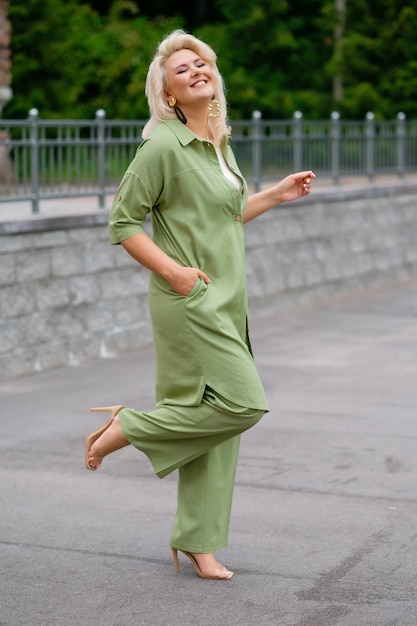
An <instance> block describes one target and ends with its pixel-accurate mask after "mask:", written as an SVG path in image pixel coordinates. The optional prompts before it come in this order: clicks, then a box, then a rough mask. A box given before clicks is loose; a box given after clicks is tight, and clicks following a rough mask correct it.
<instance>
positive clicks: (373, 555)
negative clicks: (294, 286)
mask: <svg viewBox="0 0 417 626" xmlns="http://www.w3.org/2000/svg"><path fill="white" fill-rule="evenodd" d="M252 339H253V344H254V349H255V353H256V355H257V361H258V364H259V369H260V370H261V374H262V376H263V379H264V381H265V385H266V388H267V392H268V396H269V400H270V405H271V412H270V413H269V414H268V415H267V416H266V417H265V418H264V420H263V421H262V422H261V423H260V424H259V425H258V426H257V427H255V428H254V429H253V430H251V431H250V432H248V433H246V434H245V435H244V436H243V440H242V450H241V458H240V464H239V469H238V474H237V484H236V492H235V500H234V507H233V515H232V525H231V533H230V545H229V547H228V548H226V549H224V550H222V551H221V552H220V553H219V558H220V559H221V560H222V561H223V562H225V563H226V564H227V565H228V566H229V567H230V568H232V569H233V570H235V572H236V574H235V577H234V578H233V580H232V581H230V582H217V581H203V580H200V579H198V578H197V577H196V576H195V574H194V571H193V570H192V569H191V565H190V564H189V563H188V562H186V561H185V560H183V561H182V564H183V567H182V572H181V574H180V575H176V574H175V573H174V569H173V566H172V563H171V560H170V551H169V548H168V539H169V533H170V527H171V522H172V519H173V515H174V512H175V491H176V484H175V480H176V479H175V476H173V477H168V478H166V479H164V480H162V481H161V480H159V479H157V478H155V477H154V476H153V475H152V472H151V470H150V466H149V464H148V462H147V461H146V459H145V458H144V457H142V456H141V454H140V453H138V452H136V451H135V450H133V449H131V448H126V449H124V450H123V451H121V452H119V453H117V454H115V455H113V456H112V457H109V458H108V459H106V461H105V463H104V465H103V468H102V469H101V470H100V471H99V472H96V473H93V472H87V471H86V470H84V468H83V441H84V437H85V435H86V434H87V433H88V432H89V431H90V430H91V429H93V428H94V427H96V426H97V425H98V424H99V423H100V416H99V415H97V414H94V415H93V414H90V413H89V411H88V408H89V407H90V406H91V405H96V404H102V403H103V404H105V403H119V402H121V403H124V404H126V405H133V406H137V407H143V408H150V407H151V406H152V399H153V374H152V372H153V366H152V351H151V349H143V350H141V351H140V353H135V354H129V355H126V356H123V357H120V358H115V359H111V360H105V361H101V362H98V363H91V364H86V365H82V366H79V367H77V368H68V369H61V370H56V371H52V372H49V373H41V374H37V375H34V376H28V377H24V378H20V379H17V380H11V381H7V382H5V383H3V384H1V385H0V393H1V403H2V405H1V406H2V429H1V437H0V455H1V456H0V502H1V514H0V563H1V568H0V584H1V588H0V606H1V610H0V625H1V626H26V625H27V626H93V625H95V624H100V625H101V626H139V625H142V624H143V625H146V626H191V625H193V626H194V625H196V626H197V625H201V626H211V625H213V626H214V625H216V626H218V625H219V624H228V625H232V626H238V625H239V626H240V625H248V626H258V625H273V626H336V625H337V626H365V625H366V626H416V624H417V597H416V588H417V583H416V581H417V493H416V492H417V479H416V478H417V414H416V413H417V408H416V407H417V277H416V279H415V280H414V281H409V282H408V283H407V284H403V285H400V286H392V287H387V288H385V289H381V290H379V291H373V292H372V291H369V292H368V293H366V294H350V295H349V296H345V297H344V298H343V299H339V300H337V301H331V302H327V303H326V304H323V305H321V306H320V307H318V306H317V307H315V308H310V309H305V310H298V311H293V312H292V313H287V314H285V315H281V316H278V317H273V318H268V319H265V320H262V321H256V322H253V324H252Z"/></svg>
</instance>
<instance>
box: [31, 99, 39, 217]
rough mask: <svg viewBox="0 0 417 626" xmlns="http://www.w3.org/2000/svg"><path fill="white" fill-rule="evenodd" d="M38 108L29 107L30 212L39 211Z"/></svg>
mask: <svg viewBox="0 0 417 626" xmlns="http://www.w3.org/2000/svg"><path fill="white" fill-rule="evenodd" d="M38 121H39V111H38V109H30V111H29V122H30V187H31V194H30V198H31V203H32V213H39V136H38Z"/></svg>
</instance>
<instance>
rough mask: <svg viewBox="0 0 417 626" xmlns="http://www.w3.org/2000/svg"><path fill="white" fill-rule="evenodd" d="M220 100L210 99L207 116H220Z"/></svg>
mask: <svg viewBox="0 0 417 626" xmlns="http://www.w3.org/2000/svg"><path fill="white" fill-rule="evenodd" d="M220 113H221V110H220V102H219V101H218V100H217V98H213V99H212V100H211V101H210V104H209V106H208V116H209V117H220Z"/></svg>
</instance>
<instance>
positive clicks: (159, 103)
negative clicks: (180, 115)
mask: <svg viewBox="0 0 417 626" xmlns="http://www.w3.org/2000/svg"><path fill="white" fill-rule="evenodd" d="M184 48H187V49H189V50H192V51H193V52H195V53H196V54H197V55H198V56H199V57H200V58H201V59H203V61H205V62H206V63H207V64H208V65H209V66H210V68H211V70H212V72H213V77H214V86H215V89H214V97H215V98H216V99H217V100H218V102H219V104H220V115H219V116H218V117H209V118H208V131H209V133H210V136H211V138H212V140H213V142H214V144H215V145H219V144H220V142H221V140H222V139H223V137H224V136H225V135H230V128H229V126H228V125H227V104H226V96H225V89H224V82H223V78H222V76H221V74H220V72H219V70H218V68H217V64H216V60H217V55H216V53H215V52H214V50H213V49H212V48H211V47H210V46H209V45H208V44H206V43H204V42H203V41H201V40H200V39H197V38H196V37H194V36H193V35H190V34H189V33H187V32H185V31H184V30H180V29H178V30H174V31H173V32H172V33H170V34H169V35H168V36H167V37H166V38H165V39H164V40H163V41H162V42H161V43H160V44H159V46H158V48H157V51H156V54H155V56H154V58H153V60H152V62H151V64H150V66H149V70H148V74H147V77H146V87H145V93H146V96H147V98H148V104H149V111H150V119H149V121H148V122H147V123H146V125H145V127H144V129H143V131H142V137H143V138H144V139H146V138H147V137H149V135H150V134H151V132H152V130H153V129H154V127H155V126H156V124H157V123H158V122H161V121H165V120H171V119H174V118H176V113H175V111H174V110H173V108H172V107H170V106H169V104H168V102H167V101H166V96H165V89H166V86H167V78H166V71H165V62H166V60H167V59H168V58H169V57H170V56H171V54H173V53H174V52H177V51H178V50H183V49H184Z"/></svg>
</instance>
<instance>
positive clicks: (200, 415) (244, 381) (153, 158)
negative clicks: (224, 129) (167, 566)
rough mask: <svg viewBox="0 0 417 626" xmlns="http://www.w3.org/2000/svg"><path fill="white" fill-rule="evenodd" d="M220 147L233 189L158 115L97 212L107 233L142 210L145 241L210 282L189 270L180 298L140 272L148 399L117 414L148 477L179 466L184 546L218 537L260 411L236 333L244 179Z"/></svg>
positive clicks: (135, 225)
mask: <svg viewBox="0 0 417 626" xmlns="http://www.w3.org/2000/svg"><path fill="white" fill-rule="evenodd" d="M221 150H222V154H223V156H224V158H225V160H226V162H227V164H228V166H229V168H230V169H231V170H232V171H233V172H234V173H235V174H236V175H237V176H239V177H240V179H241V180H242V186H241V189H237V188H236V186H235V185H233V183H231V182H230V181H229V180H228V179H227V178H226V177H225V176H224V174H223V172H222V170H221V167H220V164H219V160H218V157H217V155H216V152H215V148H214V146H213V145H212V144H211V143H210V142H207V141H205V140H203V139H200V138H198V137H196V135H194V133H192V132H191V131H190V130H189V129H188V128H187V127H186V126H184V125H183V124H182V123H181V122H180V121H179V120H171V121H168V122H162V123H160V124H159V125H158V126H157V127H156V128H155V129H154V131H153V132H152V134H151V136H150V137H149V138H148V139H147V140H145V141H144V142H142V144H141V145H140V146H139V148H138V150H137V153H136V156H135V158H134V159H133V161H132V163H131V164H130V166H129V168H128V170H127V171H126V173H125V175H124V177H123V179H122V181H121V183H120V186H119V189H118V191H117V193H116V195H115V198H114V202H113V206H112V209H111V213H110V221H109V226H110V241H111V243H113V244H116V243H120V242H121V241H123V240H124V239H127V238H128V237H130V236H132V235H134V234H137V233H143V232H144V229H143V223H144V221H145V219H146V217H147V215H148V213H150V215H151V220H152V238H153V240H154V242H155V243H156V244H157V245H158V246H159V247H160V248H161V249H162V250H163V251H164V252H166V254H168V255H169V256H170V257H171V258H173V259H174V260H175V261H177V262H178V263H179V264H180V265H183V266H186V267H196V268H200V269H201V270H203V271H204V272H205V273H206V274H207V275H208V276H209V277H210V279H211V281H212V282H211V283H210V284H206V283H205V282H204V281H203V280H202V279H199V280H198V281H197V283H196V285H195V286H194V288H193V290H192V291H191V293H190V294H189V295H188V296H186V297H184V296H180V295H178V294H177V293H176V292H175V291H174V290H173V289H172V287H171V286H170V285H169V283H168V282H167V281H166V280H165V279H163V278H161V277H160V276H159V275H158V274H156V273H153V272H151V276H150V285H149V292H148V297H149V306H150V312H151V318H152V327H153V336H154V345H155V355H156V409H155V410H154V411H152V412H150V413H144V412H138V411H134V410H132V409H124V410H123V411H121V412H120V414H119V417H120V424H121V428H122V431H123V433H124V435H125V436H126V438H127V439H128V440H129V441H130V442H131V443H132V444H133V445H134V446H136V447H137V448H138V449H140V450H142V451H143V452H145V454H147V456H148V457H149V459H150V461H151V462H152V465H153V467H154V470H155V472H156V474H157V475H158V476H159V477H161V478H162V477H163V476H165V475H167V474H168V473H170V472H172V471H173V470H175V469H179V493H178V513H177V518H176V522H175V525H174V530H173V534H172V537H171V545H173V546H174V547H177V548H181V549H185V550H189V551H192V552H212V551H214V550H216V549H218V548H219V547H221V546H223V545H225V544H226V542H227V529H228V521H229V514H230V506H231V499H232V493H233V482H234V474H235V468H236V462H237V454H238V447H239V435H240V433H241V432H243V431H244V430H246V429H247V428H250V427H251V426H253V424H255V423H256V422H257V421H258V420H259V419H260V418H261V417H262V415H263V414H264V413H265V411H267V410H268V405H267V401H266V398H265V393H264V390H263V386H262V383H261V381H260V378H259V375H258V373H257V369H256V366H255V363H254V360H253V356H252V352H251V348H250V342H249V337H248V332H247V292H246V273H245V256H244V254H245V249H244V232H243V211H244V208H245V206H246V201H247V186H246V183H245V181H244V180H243V178H242V175H241V173H240V171H239V169H238V167H237V164H236V161H235V159H234V155H233V152H232V150H231V148H230V146H229V144H228V141H227V139H226V138H225V140H224V142H223V144H222V146H221ZM203 485H204V488H203ZM196 546H198V547H196Z"/></svg>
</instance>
